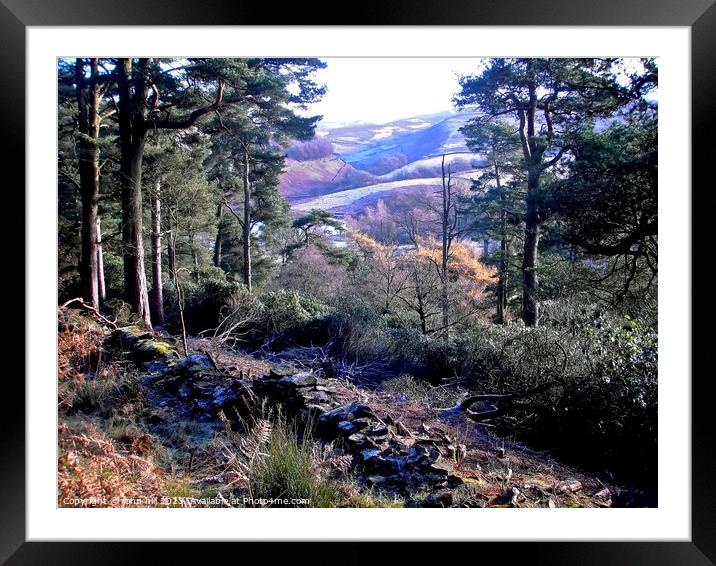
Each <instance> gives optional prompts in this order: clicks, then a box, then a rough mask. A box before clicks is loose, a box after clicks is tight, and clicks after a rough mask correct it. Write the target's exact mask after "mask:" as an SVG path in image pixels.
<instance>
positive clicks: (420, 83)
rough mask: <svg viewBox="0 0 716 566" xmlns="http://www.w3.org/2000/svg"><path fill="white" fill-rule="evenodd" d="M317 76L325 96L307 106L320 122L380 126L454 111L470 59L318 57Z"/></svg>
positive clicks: (471, 68)
mask: <svg viewBox="0 0 716 566" xmlns="http://www.w3.org/2000/svg"><path fill="white" fill-rule="evenodd" d="M322 60H323V61H325V62H326V63H327V64H328V67H327V68H326V69H323V70H321V71H319V72H317V73H316V79H317V81H318V82H319V83H325V84H326V86H327V87H328V92H327V93H326V95H325V96H324V98H323V100H322V101H321V102H319V103H318V104H314V105H312V106H311V107H310V108H309V113H310V114H313V115H315V114H321V115H323V121H324V122H356V121H362V122H372V123H383V122H390V121H392V120H397V119H400V118H409V117H411V116H416V115H419V114H430V113H433V112H440V111H443V110H452V109H453V106H452V102H451V99H452V97H453V95H454V94H455V93H456V92H457V91H458V83H457V76H458V75H460V74H473V73H474V72H476V70H477V69H478V62H479V59H474V58H447V57H436V58H425V57H420V58H404V57H402V58H365V57H361V58H338V57H327V58H322Z"/></svg>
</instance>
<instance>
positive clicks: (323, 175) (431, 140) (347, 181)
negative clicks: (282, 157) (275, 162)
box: [281, 112, 481, 209]
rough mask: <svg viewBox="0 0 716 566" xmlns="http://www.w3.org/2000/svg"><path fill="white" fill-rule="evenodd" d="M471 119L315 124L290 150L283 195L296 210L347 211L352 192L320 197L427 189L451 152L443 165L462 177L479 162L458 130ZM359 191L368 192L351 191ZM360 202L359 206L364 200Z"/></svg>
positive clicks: (450, 116)
mask: <svg viewBox="0 0 716 566" xmlns="http://www.w3.org/2000/svg"><path fill="white" fill-rule="evenodd" d="M471 117H472V115H471V114H469V113H454V112H441V113H438V114H428V115H422V116H414V117H411V118H405V119H401V120H396V121H393V122H389V123H386V124H368V123H353V124H330V125H323V126H321V125H320V124H319V129H318V131H317V134H316V138H315V139H314V140H313V141H310V142H302V143H299V144H296V145H295V146H294V147H292V148H290V149H289V151H288V156H289V159H288V161H287V169H286V172H285V173H284V174H283V175H282V177H281V191H282V193H283V194H284V196H285V197H286V198H287V199H288V200H289V202H290V203H291V204H292V205H294V206H298V205H299V204H300V203H304V204H305V203H309V202H310V203H316V205H318V204H323V205H326V206H328V207H330V208H336V207H338V203H341V205H340V206H341V208H344V209H345V207H347V206H348V207H349V206H350V204H351V202H353V201H352V200H351V197H350V194H346V195H343V196H341V197H340V198H337V197H334V198H331V199H323V200H321V199H320V197H322V196H324V195H329V194H334V193H339V192H343V191H352V194H355V195H363V196H365V195H366V194H379V193H380V192H382V190H384V189H383V188H384V187H390V190H391V191H395V190H410V189H412V188H413V187H416V186H423V187H424V186H426V185H427V186H429V185H431V184H434V183H435V182H436V181H435V179H437V180H438V181H439V177H440V168H441V156H442V155H443V154H449V155H448V156H447V159H446V161H447V162H448V163H450V165H451V168H452V171H453V173H460V174H461V176H462V177H463V178H465V177H466V175H467V174H468V173H470V172H471V171H473V170H474V167H475V165H476V164H477V163H478V162H480V161H481V159H480V156H479V155H476V154H473V153H471V152H470V151H469V150H468V148H467V146H466V145H465V140H464V138H463V136H462V134H461V133H460V132H459V129H460V127H462V126H463V125H464V124H465V123H466V122H467V121H468V120H469V119H470V118H471ZM329 154H330V156H329ZM410 180H419V181H417V182H416V183H410V182H408V181H410ZM395 182H399V183H397V184H396V183H395ZM371 187H374V189H372V188H371ZM359 188H365V189H366V190H362V191H356V190H355V189H359ZM360 200H361V204H362V203H363V202H364V201H365V199H360ZM331 205H332V206H331ZM299 208H301V209H305V206H300V207H299Z"/></svg>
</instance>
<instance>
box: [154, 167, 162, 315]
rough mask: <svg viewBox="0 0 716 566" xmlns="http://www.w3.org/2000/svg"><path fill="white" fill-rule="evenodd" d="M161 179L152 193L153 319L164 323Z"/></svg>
mask: <svg viewBox="0 0 716 566" xmlns="http://www.w3.org/2000/svg"><path fill="white" fill-rule="evenodd" d="M161 190H162V183H161V180H159V179H157V181H156V183H155V184H154V194H153V195H152V303H151V304H152V320H153V321H154V322H155V324H158V325H160V326H163V325H164V293H163V290H162V201H161V194H162V193H161Z"/></svg>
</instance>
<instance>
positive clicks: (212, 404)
mask: <svg viewBox="0 0 716 566" xmlns="http://www.w3.org/2000/svg"><path fill="white" fill-rule="evenodd" d="M141 382H142V384H143V385H145V386H146V387H147V388H148V389H149V391H150V399H151V401H152V402H153V404H155V405H158V406H160V407H168V408H172V409H173V410H174V411H175V412H177V413H179V414H182V415H184V416H191V417H193V418H195V419H197V420H212V419H216V417H217V415H218V414H219V413H220V412H223V413H224V414H225V415H226V416H227V417H228V418H229V419H231V420H236V419H239V418H243V419H247V418H248V417H250V415H251V414H252V412H253V411H254V410H255V408H256V404H255V396H254V394H253V393H252V392H251V389H250V387H249V384H248V383H247V382H246V381H245V380H244V379H242V378H241V377H240V376H236V375H232V374H226V373H223V372H221V371H218V370H217V369H216V368H215V367H214V365H213V363H212V361H211V359H210V358H209V357H208V356H207V355H206V354H193V355H191V356H188V357H186V358H184V359H183V360H181V361H179V362H176V363H171V364H167V365H165V366H164V367H163V368H161V369H160V370H159V371H156V372H154V373H152V374H150V375H147V376H145V377H143V378H142V380H141Z"/></svg>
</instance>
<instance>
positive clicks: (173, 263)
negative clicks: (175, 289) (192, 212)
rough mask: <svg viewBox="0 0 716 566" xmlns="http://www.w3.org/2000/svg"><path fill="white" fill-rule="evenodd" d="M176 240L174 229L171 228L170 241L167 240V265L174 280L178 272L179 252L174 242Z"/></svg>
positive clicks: (170, 276)
mask: <svg viewBox="0 0 716 566" xmlns="http://www.w3.org/2000/svg"><path fill="white" fill-rule="evenodd" d="M175 241H176V238H175V235H174V229H173V228H172V229H171V230H169V241H168V242H167V267H168V268H169V279H170V280H171V281H174V277H175V276H176V272H177V254H176V248H175V247H174V242H175Z"/></svg>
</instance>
